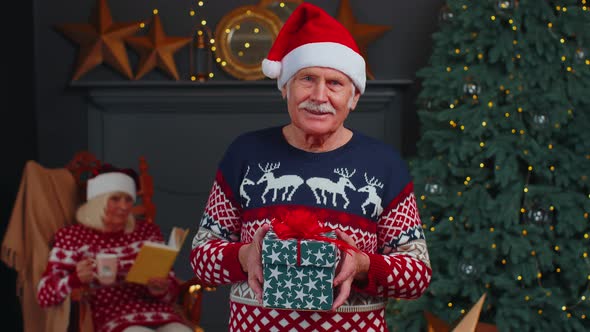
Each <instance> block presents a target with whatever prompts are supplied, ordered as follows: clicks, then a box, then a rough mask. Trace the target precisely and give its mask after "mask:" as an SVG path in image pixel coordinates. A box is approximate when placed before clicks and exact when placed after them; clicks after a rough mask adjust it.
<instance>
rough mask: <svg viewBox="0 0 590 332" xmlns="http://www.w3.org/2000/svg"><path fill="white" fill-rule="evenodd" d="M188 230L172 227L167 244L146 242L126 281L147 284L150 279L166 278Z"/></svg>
mask: <svg viewBox="0 0 590 332" xmlns="http://www.w3.org/2000/svg"><path fill="white" fill-rule="evenodd" d="M188 231H189V230H188V228H187V229H182V228H178V227H173V228H172V232H170V238H169V239H168V244H164V243H157V242H150V241H147V242H145V243H144V244H143V246H142V247H141V249H140V250H139V253H138V254H137V257H136V258H135V262H134V263H133V266H131V269H129V272H128V273H127V278H126V280H127V281H128V282H135V283H139V284H144V285H145V284H147V282H148V280H149V279H151V278H166V277H167V276H168V273H169V272H170V269H171V268H172V265H173V264H174V261H175V260H176V256H178V252H179V251H180V249H181V248H182V244H183V243H184V240H185V239H186V236H187V235H188Z"/></svg>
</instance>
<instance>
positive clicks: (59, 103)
mask: <svg viewBox="0 0 590 332" xmlns="http://www.w3.org/2000/svg"><path fill="white" fill-rule="evenodd" d="M257 2H258V1H256V0H251V1H246V0H216V1H213V0H210V1H207V0H206V1H205V7H203V12H202V13H203V15H204V16H205V17H206V19H207V21H208V22H209V26H210V27H211V28H212V29H214V28H215V24H216V23H217V22H218V21H219V20H220V18H221V17H222V16H223V15H224V14H225V13H227V12H229V11H230V10H232V9H233V8H236V7H239V6H243V5H252V4H256V3H257ZM309 2H310V3H313V4H316V5H319V6H320V7H322V8H324V9H326V11H328V13H330V14H333V15H335V14H336V10H337V8H338V3H339V1H338V0H323V1H320V0H314V1H309ZM17 3H18V10H16V11H13V12H18V13H19V18H20V22H21V24H20V25H19V28H18V29H19V33H9V34H7V38H9V43H8V44H7V45H12V46H13V48H12V49H16V50H18V51H15V52H9V56H10V59H9V61H7V62H5V64H6V65H5V66H4V70H5V74H8V75H9V77H10V78H11V79H10V82H12V85H10V87H9V88H10V90H5V91H6V93H5V95H6V102H7V103H8V102H9V101H10V100H11V99H14V100H12V102H11V104H13V105H17V106H16V107H11V110H10V114H9V115H7V116H6V117H5V118H4V119H5V120H4V121H2V126H1V129H2V130H1V131H2V133H3V136H2V138H3V139H2V141H3V142H4V145H3V148H4V149H3V151H4V153H3V156H4V157H3V158H2V163H1V164H2V166H1V167H2V168H1V169H2V172H0V174H1V175H0V179H1V181H2V182H1V184H2V185H1V186H0V187H1V188H2V195H1V197H2V203H1V205H0V207H1V216H2V218H3V220H5V221H7V220H8V217H9V215H10V211H11V209H12V203H13V201H14V197H15V195H16V191H17V189H18V184H19V180H20V176H21V171H22V167H23V166H24V163H25V161H26V160H28V159H35V160H38V161H40V162H41V163H43V164H45V165H46V166H49V167H58V166H62V165H64V164H65V163H66V162H67V161H68V160H69V159H70V158H71V156H72V155H73V154H74V153H75V152H76V151H78V150H80V149H86V148H87V147H88V132H87V131H88V127H87V118H86V117H87V101H86V99H85V96H84V92H83V91H81V90H80V89H72V88H71V87H70V78H71V75H72V73H73V69H74V66H75V63H76V56H77V52H78V46H76V45H75V44H74V43H72V42H70V41H69V40H68V39H66V38H65V37H63V36H62V35H61V34H60V33H58V32H57V31H56V30H55V29H54V26H55V25H56V24H61V23H86V22H88V21H89V15H90V13H91V10H92V8H93V7H94V6H95V0H77V1H75V0H56V1H40V0H35V1H31V2H29V1H22V2H18V1H17ZM195 3H196V1H195V0H173V1H170V0H150V1H145V0H118V1H113V0H111V1H109V5H110V7H111V13H112V15H113V19H114V20H115V21H119V22H128V21H137V20H144V19H147V18H149V17H151V13H152V9H153V8H158V9H159V11H160V17H161V18H162V22H163V25H164V29H165V31H166V33H167V34H169V35H178V36H188V35H190V34H191V31H192V30H193V26H195V24H196V20H195V19H194V18H191V17H190V16H189V15H188V11H189V10H190V9H191V8H192V6H193V4H195ZM350 3H351V5H352V8H353V10H354V13H355V17H356V18H357V20H358V22H359V23H367V24H385V25H391V26H392V28H393V29H392V30H391V31H389V32H387V33H386V34H385V35H383V37H381V38H380V39H379V40H377V41H375V42H374V43H373V44H371V45H370V47H369V50H368V51H369V58H368V61H369V64H370V65H371V68H372V70H373V72H374V73H375V76H376V78H377V79H383V80H387V79H410V80H414V79H415V72H416V70H417V69H419V68H421V67H422V66H424V65H425V64H426V62H427V59H428V56H429V54H430V51H431V34H432V33H433V32H434V31H435V30H436V29H437V15H438V10H439V8H440V6H441V5H442V4H443V3H444V1H443V0H416V1H391V0H350ZM27 27H28V28H29V29H27ZM129 56H130V60H131V61H132V64H133V68H134V69H135V63H136V60H137V57H136V56H135V54H134V53H133V51H132V50H129ZM188 61H189V60H188V49H187V48H185V49H183V50H182V51H180V52H179V53H178V54H177V56H176V63H177V66H178V68H179V72H180V75H181V79H182V80H185V81H186V80H188ZM215 75H216V76H215V80H233V78H232V77H230V76H228V75H226V74H225V73H224V72H223V71H221V70H219V69H218V68H216V69H215ZM81 80H82V81H88V82H91V81H95V80H106V81H121V80H123V81H124V80H126V79H124V78H122V76H120V75H119V74H118V73H116V72H113V71H112V70H110V69H109V68H108V67H106V66H104V65H103V66H99V67H97V68H95V69H94V70H92V71H91V72H89V73H88V74H86V75H85V76H83V77H82V79H81ZM142 80H169V79H168V78H167V77H165V76H164V75H162V74H160V73H159V72H158V71H154V72H151V73H150V74H148V75H147V76H145V77H144V78H143V79H142ZM17 91H18V93H19V94H21V96H17V95H16V92H17ZM418 91H419V82H415V84H414V85H413V86H412V87H411V88H410V89H409V91H408V93H407V95H406V98H405V103H406V107H405V109H404V113H403V114H402V122H403V125H402V126H401V127H402V128H403V130H404V132H402V133H401V135H402V137H403V146H402V152H403V153H404V154H405V155H406V156H408V155H411V154H413V153H414V151H415V141H416V140H417V138H418V135H419V134H418V125H417V121H416V115H415V107H414V104H413V103H414V98H415V95H416V93H417V92H418ZM22 95H24V96H25V97H24V98H23V97H22ZM261 125H263V124H261ZM2 225H3V226H2V228H1V230H2V232H1V233H0V234H2V235H3V234H4V230H5V227H6V222H3V223H2ZM0 274H1V276H2V285H3V287H4V289H3V290H2V294H4V295H3V300H2V301H3V303H5V304H7V306H3V307H5V308H6V307H8V308H9V309H8V310H3V311H2V315H3V316H2V319H0V321H2V322H3V324H4V325H3V326H4V327H5V328H7V331H8V330H10V331H19V330H20V326H21V325H20V321H19V317H18V316H19V309H18V303H17V301H16V297H15V296H14V294H15V292H14V288H13V286H14V272H13V271H12V270H9V269H7V268H6V267H5V266H4V265H3V264H0ZM205 303H207V298H205Z"/></svg>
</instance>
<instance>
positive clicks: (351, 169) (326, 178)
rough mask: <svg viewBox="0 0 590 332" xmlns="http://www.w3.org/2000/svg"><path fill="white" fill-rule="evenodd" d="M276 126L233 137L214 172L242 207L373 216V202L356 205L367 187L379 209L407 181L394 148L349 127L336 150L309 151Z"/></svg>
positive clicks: (401, 188) (367, 192) (406, 183)
mask: <svg viewBox="0 0 590 332" xmlns="http://www.w3.org/2000/svg"><path fill="white" fill-rule="evenodd" d="M281 128H282V127H272V128H267V129H262V130H257V131H252V132H248V133H245V134H242V135H240V136H238V137H237V138H236V139H235V140H234V141H233V142H232V143H231V144H230V146H229V147H228V149H227V150H226V153H225V155H224V157H223V159H222V161H221V162H220V166H219V170H220V171H221V173H222V175H223V177H224V179H225V181H226V183H227V184H228V185H229V187H230V188H231V190H232V191H233V194H234V197H236V198H237V199H238V200H239V201H240V203H241V204H242V209H244V210H245V209H251V208H260V207H264V206H268V205H280V204H296V205H310V206H317V207H320V208H328V209H335V210H339V211H342V212H347V213H354V214H357V215H359V216H363V217H371V219H374V220H376V217H377V216H376V215H373V216H371V215H372V213H371V212H372V211H373V208H374V204H373V205H371V204H372V203H370V204H368V205H366V206H365V209H364V210H365V211H364V212H363V209H362V205H363V203H365V202H367V199H368V195H369V191H371V190H372V189H371V188H368V187H373V189H374V193H376V194H377V195H378V196H379V197H380V198H381V199H382V201H381V208H382V209H385V208H386V207H387V206H388V205H389V203H390V202H391V201H392V200H393V199H395V198H396V197H397V196H398V195H399V194H400V192H401V191H402V190H403V189H404V188H405V187H406V186H407V185H408V183H409V182H410V181H411V177H410V174H409V172H408V168H407V165H406V163H405V161H404V160H403V159H402V158H401V156H400V154H399V153H398V151H396V150H395V149H394V148H393V147H391V146H389V145H387V144H385V143H383V142H381V141H379V140H377V139H375V138H372V137H369V136H367V135H365V134H362V133H360V132H358V131H354V130H353V136H352V138H351V140H350V141H349V142H347V143H346V144H345V145H343V146H342V147H340V148H338V149H335V150H333V151H329V152H322V153H312V152H307V151H303V150H300V149H297V148H295V147H293V146H291V145H290V144H289V143H288V142H287V141H286V140H285V138H284V136H283V134H282V130H281ZM281 177H282V178H281ZM244 179H247V180H250V181H247V180H244ZM347 180H348V181H347ZM289 185H290V186H289ZM240 186H242V191H240ZM363 187H364V188H365V189H364V190H361V191H359V189H361V188H363ZM266 189H268V190H267V191H266V192H265V190H266ZM275 190H276V197H275ZM322 191H323V193H322ZM242 193H244V195H242ZM334 196H336V197H335V198H334ZM324 197H325V198H324ZM345 197H346V198H345ZM334 199H335V200H336V205H335V206H334V204H333V200H334ZM346 200H348V204H346ZM345 205H346V207H345Z"/></svg>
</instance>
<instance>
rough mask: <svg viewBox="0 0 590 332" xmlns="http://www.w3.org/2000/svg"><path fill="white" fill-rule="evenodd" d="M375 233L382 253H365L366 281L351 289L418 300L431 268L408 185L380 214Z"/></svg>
mask: <svg viewBox="0 0 590 332" xmlns="http://www.w3.org/2000/svg"><path fill="white" fill-rule="evenodd" d="M377 232H378V246H379V249H380V250H381V251H382V252H383V254H368V256H369V259H370V267H369V272H368V280H365V281H363V283H362V285H360V284H355V285H353V287H354V288H355V289H356V290H358V291H361V292H365V293H369V294H372V295H379V296H386V297H395V298H408V299H413V298H418V297H420V296H421V295H422V294H423V293H424V291H426V288H427V287H428V285H429V284H430V278H431V274H432V269H431V268H430V260H429V258H428V251H427V248H426V241H425V238H424V233H423V231H422V223H421V221H420V217H419V215H418V208H417V205H416V199H415V196H414V193H413V186H412V183H409V184H408V185H407V186H406V188H404V190H403V191H402V192H401V193H400V194H399V195H398V197H396V199H394V200H393V201H392V202H391V203H390V204H389V206H388V208H387V209H386V210H385V211H384V212H383V214H382V216H381V218H380V220H379V224H378V227H377Z"/></svg>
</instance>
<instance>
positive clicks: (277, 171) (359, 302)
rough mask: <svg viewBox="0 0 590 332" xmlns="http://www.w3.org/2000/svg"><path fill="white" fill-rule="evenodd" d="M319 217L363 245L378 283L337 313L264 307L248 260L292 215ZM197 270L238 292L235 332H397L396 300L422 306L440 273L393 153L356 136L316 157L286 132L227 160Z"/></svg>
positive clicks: (246, 139)
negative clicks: (264, 229)
mask: <svg viewBox="0 0 590 332" xmlns="http://www.w3.org/2000/svg"><path fill="white" fill-rule="evenodd" d="M293 208H297V209H301V208H305V209H309V210H310V211H312V212H313V213H314V214H315V215H317V216H318V218H319V219H320V222H321V223H322V224H323V225H324V226H326V227H329V228H331V229H334V230H336V229H340V230H342V231H344V232H346V233H347V234H348V235H349V236H350V237H351V238H353V239H354V240H355V243H356V245H357V247H358V248H359V249H360V250H362V251H363V252H365V253H366V254H367V255H368V256H369V259H370V268H369V272H368V280H367V281H366V282H363V284H362V285H356V284H354V283H353V290H352V291H351V294H350V296H349V298H348V300H347V302H346V303H345V304H344V305H342V306H341V307H340V308H339V309H338V310H337V311H336V312H323V311H295V310H285V309H278V310H277V309H271V308H263V307H260V306H259V304H258V302H257V301H256V299H255V297H254V293H253V292H252V290H251V289H250V288H249V286H248V284H247V274H246V273H244V271H243V270H242V269H241V265H240V263H239V260H238V251H239V249H240V247H241V246H242V245H244V244H247V243H250V242H251V241H252V238H253V235H254V233H255V232H256V230H257V229H258V228H259V227H260V226H261V225H263V224H265V223H269V222H270V220H272V218H273V217H274V216H277V215H279V214H280V213H282V212H284V211H285V210H286V209H287V210H288V209H293ZM190 259H191V266H192V268H193V270H194V272H195V274H196V276H197V277H198V278H199V279H200V280H201V281H202V282H203V283H206V284H210V285H222V284H230V283H231V284H232V287H231V291H230V322H229V329H230V331H248V332H249V331H258V330H262V331H279V330H280V331H335V330H338V331H387V326H386V323H385V317H384V316H385V305H386V302H387V299H388V298H407V299H413V298H417V297H419V296H421V295H422V293H423V292H424V291H425V290H426V288H427V286H428V285H429V283H430V276H431V268H430V262H429V258H428V251H427V247H426V242H425V238H424V233H423V231H422V226H421V221H420V217H419V215H418V209H417V205H416V199H415V196H414V193H413V185H412V181H411V178H410V175H409V172H408V169H407V166H406V164H405V162H404V161H403V160H402V159H401V157H400V156H399V154H398V153H397V152H396V151H395V150H394V149H393V148H392V147H390V146H388V145H386V144H384V143H382V142H380V141H378V140H376V139H374V138H370V137H368V136H366V135H363V134H361V133H360V132H357V131H353V136H352V138H351V140H350V141H349V142H348V143H346V144H345V145H344V146H342V147H340V148H338V149H335V150H333V151H329V152H324V153H311V152H306V151H303V150H300V149H297V148H295V147H293V146H291V145H290V144H289V143H288V142H287V141H286V140H285V138H284V136H283V134H282V129H281V127H274V128H269V129H264V130H259V131H255V132H250V133H246V134H243V135H241V136H240V137H238V138H237V139H236V140H234V141H233V142H232V144H231V145H230V146H229V147H228V149H227V151H226V152H225V155H224V156H223V158H222V160H221V162H220V164H219V168H218V170H217V174H216V177H215V181H214V183H213V188H212V189H211V192H210V195H209V199H208V201H207V204H206V207H205V212H204V214H203V217H202V219H201V222H200V227H199V230H198V232H197V234H196V236H195V238H194V239H193V249H192V251H191V258H190Z"/></svg>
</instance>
